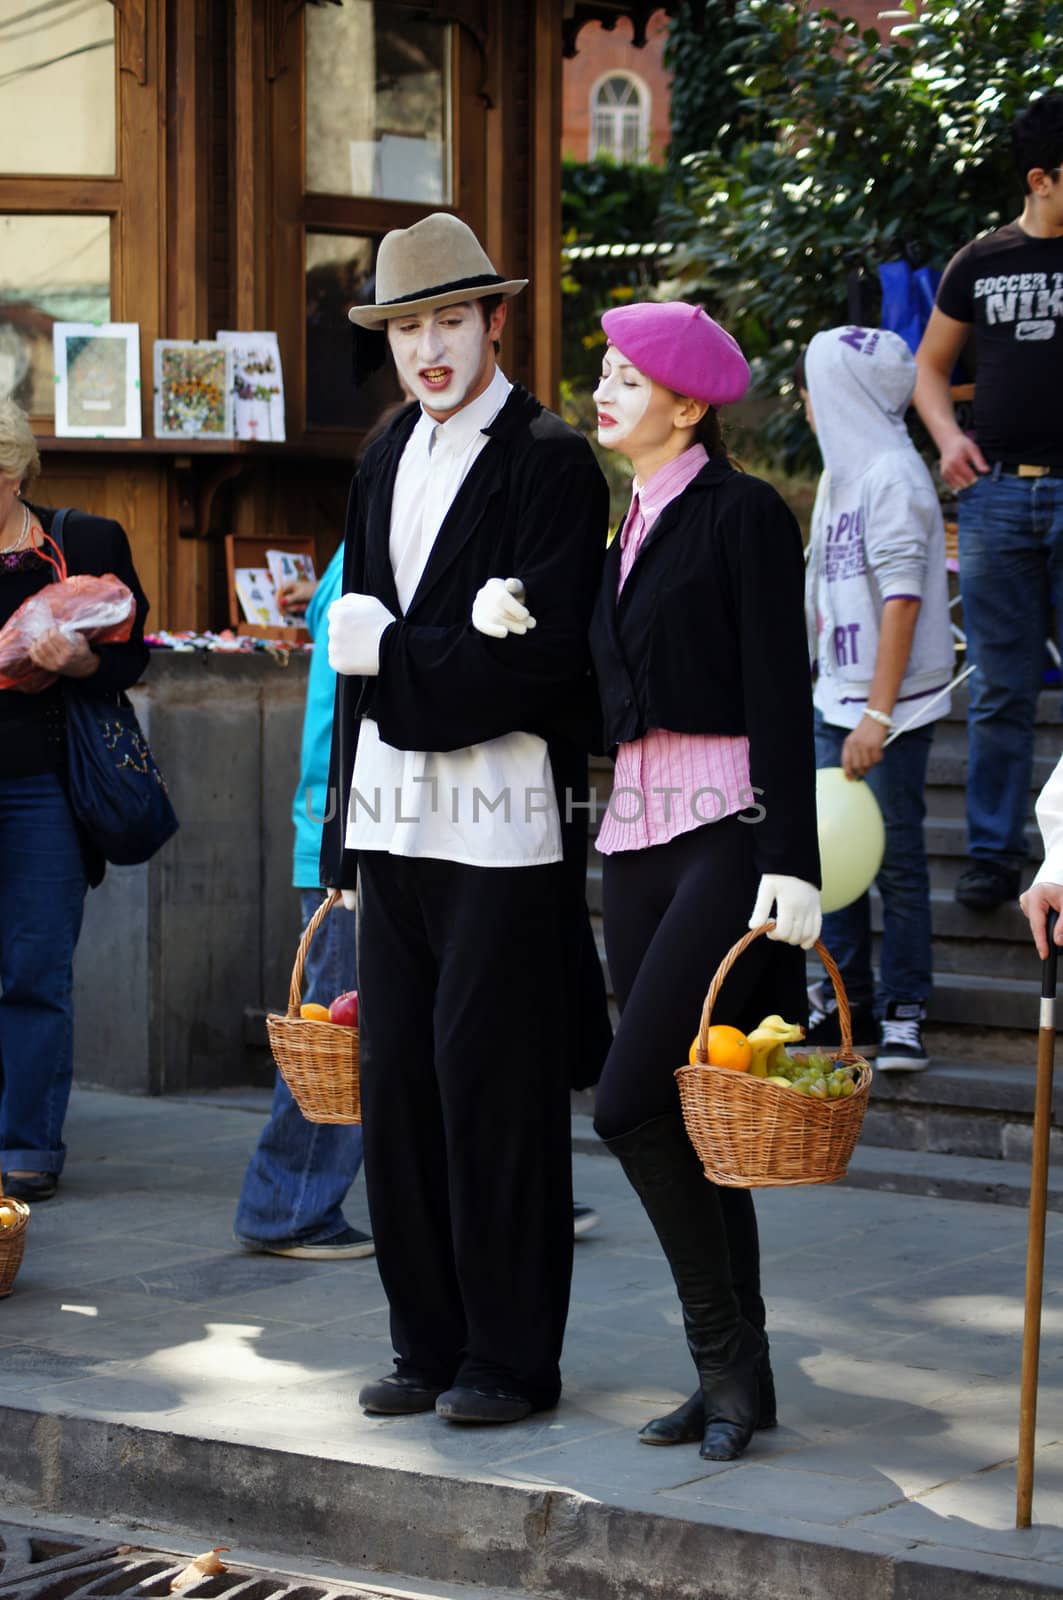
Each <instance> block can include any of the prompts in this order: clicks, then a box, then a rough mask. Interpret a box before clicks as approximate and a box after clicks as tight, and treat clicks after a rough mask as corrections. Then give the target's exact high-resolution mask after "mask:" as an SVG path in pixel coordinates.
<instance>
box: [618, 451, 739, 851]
mask: <svg viewBox="0 0 1063 1600" xmlns="http://www.w3.org/2000/svg"><path fill="white" fill-rule="evenodd" d="M708 459H709V458H708V455H707V454H706V452H705V448H704V446H703V445H700V444H695V445H692V446H691V448H690V449H689V450H684V451H683V453H682V455H680V456H677V457H676V458H675V460H674V461H668V462H666V463H665V465H664V466H663V467H659V468H658V469H657V471H656V472H655V473H654V474H653V476H652V477H651V478H649V479H648V480H647V481H646V482H645V483H643V484H639V483H638V481H637V480H636V483H635V490H634V493H633V494H632V497H631V509H630V511H629V512H628V514H627V520H626V521H625V523H624V526H623V529H622V531H621V534H620V547H621V553H620V585H619V587H620V589H623V587H624V584H625V583H626V582H627V579H628V575H629V573H630V572H631V569H632V567H633V566H634V564H635V560H636V558H637V556H638V553H639V550H640V548H641V546H642V543H643V540H644V539H645V538H646V535H647V534H648V533H649V531H650V529H651V528H652V527H653V525H654V523H655V522H656V521H657V518H658V517H659V516H660V514H661V512H662V511H663V510H664V508H665V506H666V505H668V503H669V501H671V500H674V499H675V498H676V496H677V495H679V494H682V492H683V490H684V489H685V488H686V487H687V485H688V484H689V483H690V482H691V481H692V480H693V479H694V478H696V477H697V475H698V473H699V472H700V471H701V469H702V467H703V466H704V465H705V463H706V462H707V461H708ZM618 592H619V591H618ZM752 804H753V794H752V791H751V789H750V786H749V740H748V739H747V738H745V736H744V735H738V736H732V735H730V734H716V733H698V734H692V733H668V732H667V731H666V730H665V729H663V728H650V729H648V730H647V732H646V733H645V734H644V735H643V737H642V738H641V739H634V740H632V741H631V743H630V744H622V745H621V746H620V747H619V749H618V750H617V753H616V770H615V772H614V774H613V793H612V798H611V799H610V801H609V808H608V810H607V811H606V813H605V816H604V817H603V818H602V823H601V827H600V828H599V830H598V849H599V850H600V851H601V853H602V854H603V855H613V854H614V853H616V852H617V851H620V850H645V849H647V848H648V847H649V846H650V845H654V844H666V843H667V842H668V840H669V839H675V838H677V837H678V836H679V834H681V833H689V832H690V831H691V830H692V829H694V828H700V827H701V826H702V824H703V823H705V822H718V821H719V820H720V818H721V817H730V816H733V815H734V814H735V812H737V811H744V810H745V809H746V807H747V806H750V805H752Z"/></svg>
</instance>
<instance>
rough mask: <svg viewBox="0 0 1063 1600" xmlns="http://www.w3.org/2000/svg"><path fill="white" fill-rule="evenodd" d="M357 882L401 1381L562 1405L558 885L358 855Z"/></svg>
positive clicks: (379, 1222) (564, 1094)
mask: <svg viewBox="0 0 1063 1600" xmlns="http://www.w3.org/2000/svg"><path fill="white" fill-rule="evenodd" d="M358 871H359V884H360V890H361V922H360V925H359V941H358V959H359V983H360V1001H361V1011H360V1046H361V1050H360V1064H361V1084H362V1106H363V1118H364V1122H363V1127H364V1139H365V1174H366V1186H367V1190H368V1195H369V1210H370V1217H371V1220H372V1227H373V1237H374V1240H375V1241H376V1254H377V1264H378V1266H379V1269H380V1276H381V1279H382V1281H383V1284H384V1289H385V1291H386V1293H387V1297H388V1303H389V1305H390V1308H391V1335H392V1343H393V1345H394V1348H395V1355H396V1366H397V1368H398V1370H399V1372H400V1373H402V1374H403V1375H406V1376H410V1377H417V1378H421V1379H423V1380H424V1381H425V1382H429V1383H439V1384H442V1385H444V1386H446V1385H449V1384H450V1383H453V1382H459V1383H462V1384H471V1385H475V1384H488V1385H491V1386H495V1387H502V1388H505V1389H507V1390H509V1391H511V1392H515V1393H519V1394H523V1395H525V1396H526V1397H527V1398H528V1399H530V1400H531V1401H532V1402H533V1403H534V1404H536V1405H539V1406H548V1405H551V1404H553V1403H554V1402H555V1401H556V1399H557V1397H558V1395H559V1393H560V1389H561V1378H560V1356H561V1344H562V1340H563V1337H564V1330H565V1319H566V1316H567V1313H568V1297H569V1287H570V1280H571V1275H572V1155H571V1122H570V1115H569V1087H568V1077H567V1070H566V1053H565V1051H564V1050H562V1049H561V1048H560V1042H561V1038H562V1034H563V1030H564V1029H565V1028H566V1027H567V1026H568V1017H567V1015H566V1001H565V993H566V985H565V984H564V982H563V978H564V973H563V970H562V968H563V961H562V951H563V948H564V945H565V938H564V933H565V923H564V917H565V915H566V905H567V902H566V897H565V885H564V879H563V876H562V871H563V869H562V867H561V866H560V865H552V866H543V867H523V868H497V869H492V868H481V867H467V866H460V865H456V864H454V863H452V862H447V861H433V860H410V859H405V858H402V857H397V856H389V855H386V854H384V853H382V852H379V851H363V852H362V853H361V854H360V856H359V863H358ZM569 942H571V941H569Z"/></svg>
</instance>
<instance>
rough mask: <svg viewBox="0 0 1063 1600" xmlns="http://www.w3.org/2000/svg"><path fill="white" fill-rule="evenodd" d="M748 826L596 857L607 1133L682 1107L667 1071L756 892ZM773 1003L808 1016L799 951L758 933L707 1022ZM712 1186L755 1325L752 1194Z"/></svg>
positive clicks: (680, 1054)
mask: <svg viewBox="0 0 1063 1600" xmlns="http://www.w3.org/2000/svg"><path fill="white" fill-rule="evenodd" d="M755 832H756V824H755V823H749V822H740V821H739V820H738V818H737V817H725V818H724V819H723V820H721V821H720V822H711V823H706V824H705V826H704V827H701V828H696V829H694V830H693V831H692V832H690V833H684V834H680V835H679V836H678V838H675V839H672V840H670V841H669V842H668V843H667V844H661V845H653V846H651V847H650V848H649V849H648V850H629V851H620V852H618V853H617V854H615V855H610V856H605V857H604V858H603V867H602V910H603V920H604V925H605V947H606V954H607V956H608V959H609V972H610V976H611V978H612V981H613V992H614V994H615V996H616V1000H617V1004H618V1006H619V1008H620V1026H619V1027H618V1029H617V1031H616V1037H615V1038H614V1040H613V1045H612V1048H611V1050H610V1052H609V1055H608V1056H607V1057H606V1062H605V1067H604V1069H603V1071H602V1076H601V1081H600V1083H599V1085H598V1096H597V1102H596V1108H595V1119H594V1123H595V1128H596V1129H597V1131H598V1133H599V1134H600V1135H601V1137H602V1138H603V1139H613V1138H617V1137H619V1136H620V1135H621V1134H625V1133H630V1132H632V1131H633V1130H634V1129H635V1128H638V1127H641V1125H642V1124H643V1123H644V1122H649V1121H651V1120H652V1119H653V1118H655V1117H662V1116H669V1115H672V1116H676V1115H678V1114H679V1111H680V1105H679V1090H678V1086H677V1084H676V1081H675V1069H676V1068H677V1067H680V1066H683V1065H684V1064H685V1063H686V1060H687V1056H688V1053H689V1050H690V1043H691V1040H692V1039H693V1038H694V1035H695V1034H696V1033H697V1031H698V1026H699V1024H700V1022H701V1008H702V1005H703V1003H704V1000H705V994H706V991H707V990H708V987H709V984H710V983H711V982H712V978H713V974H714V973H715V971H716V968H717V967H718V965H719V963H720V960H721V958H722V957H723V956H724V955H726V953H727V951H728V950H729V949H730V948H731V946H732V945H733V944H734V943H735V941H736V940H738V939H740V938H741V936H742V934H743V933H744V932H745V931H746V924H747V922H748V921H749V914H750V912H751V911H752V909H753V903H754V900H755V899H756V891H757V885H758V883H759V871H758V869H757V867H756V864H755V861H754V844H755V838H754V835H755ZM773 1011H778V1012H779V1013H780V1014H781V1015H782V1016H783V1017H785V1019H786V1021H787V1022H800V1023H802V1024H803V1023H804V1022H805V1021H807V1018H808V997H807V994H806V992H805V953H804V951H803V950H800V949H797V948H795V947H792V946H790V945H782V944H773V943H772V942H771V941H769V940H768V939H767V938H761V939H758V940H756V941H755V943H754V944H752V945H751V946H750V947H749V949H748V950H747V951H746V952H745V953H744V954H743V955H742V956H740V957H739V958H738V961H737V962H736V963H735V965H734V966H733V967H732V969H731V972H730V974H729V975H728V977H727V979H726V981H725V982H724V985H723V988H722V989H721V991H720V996H719V999H718V1001H717V1003H716V1006H715V1007H714V1009H713V1014H712V1020H713V1021H714V1022H730V1023H733V1024H734V1025H735V1026H736V1027H740V1028H742V1029H744V1030H748V1029H751V1028H754V1027H756V1025H757V1023H758V1022H759V1021H760V1020H761V1018H762V1017H763V1016H766V1015H768V1014H769V1013H771V1012H773ZM715 1192H716V1194H717V1195H718V1196H719V1202H720V1206H721V1209H722V1212H723V1220H724V1224H725V1227H726V1232H727V1240H728V1246H729V1250H730V1255H731V1273H732V1277H733V1280H734V1285H735V1290H736V1292H737V1293H738V1298H739V1302H740V1304H741V1306H742V1311H743V1314H744V1315H745V1316H746V1317H747V1318H748V1320H749V1321H751V1322H753V1323H754V1325H755V1326H757V1327H759V1328H760V1329H763V1327H764V1307H763V1301H762V1300H761V1299H760V1248H759V1242H758V1236H757V1219H756V1212H755V1210H754V1207H753V1197H752V1195H751V1194H750V1192H749V1190H748V1189H729V1188H718V1189H716V1191H715Z"/></svg>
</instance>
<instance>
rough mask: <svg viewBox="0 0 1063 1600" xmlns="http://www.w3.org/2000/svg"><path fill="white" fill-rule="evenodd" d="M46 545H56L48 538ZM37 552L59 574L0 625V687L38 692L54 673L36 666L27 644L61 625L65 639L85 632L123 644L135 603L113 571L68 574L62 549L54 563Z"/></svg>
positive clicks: (102, 640)
mask: <svg viewBox="0 0 1063 1600" xmlns="http://www.w3.org/2000/svg"><path fill="white" fill-rule="evenodd" d="M45 538H46V539H47V538H48V536H47V534H45ZM48 543H49V544H52V545H53V549H54V548H55V546H54V544H53V541H52V540H50V539H49V540H48ZM41 554H42V555H43V556H44V559H45V561H47V562H50V564H51V565H52V566H53V567H55V569H56V571H57V572H58V573H59V582H58V583H49V584H47V585H46V586H45V587H44V588H43V589H40V590H38V592H37V593H36V594H31V595H30V597H29V599H28V600H24V601H23V602H22V604H21V605H20V606H19V608H18V610H17V611H16V612H15V613H14V614H13V615H12V616H10V617H9V618H8V619H7V621H6V622H5V624H4V626H3V627H2V628H0V689H21V690H22V691H23V693H25V694H39V693H40V691H41V690H42V689H47V688H48V687H49V686H50V685H51V684H53V683H55V681H56V679H57V678H58V676H59V675H58V673H55V672H47V671H45V670H44V668H42V667H38V666H35V665H34V663H33V662H32V661H31V660H30V656H29V652H30V647H31V646H32V645H33V644H35V643H36V641H37V640H38V639H39V638H40V637H41V635H42V634H44V633H47V632H48V631H49V629H51V628H61V629H62V631H63V632H64V633H65V634H66V635H67V636H68V638H73V636H74V634H75V633H80V634H83V635H84V637H85V638H86V639H87V640H88V641H89V642H90V643H92V644H124V643H125V641H126V640H127V639H128V638H129V636H130V634H131V633H132V632H133V622H134V618H135V613H136V601H135V600H134V598H133V593H132V591H131V590H130V589H129V588H128V587H127V585H126V584H124V583H123V582H122V580H121V578H116V577H115V575H114V573H113V572H108V573H105V574H104V575H103V577H100V578H97V577H93V576H92V575H91V574H89V573H78V574H77V575H76V576H75V577H73V578H68V577H67V575H66V561H65V560H64V558H63V556H62V554H61V553H60V552H58V551H57V554H58V556H59V559H58V560H57V561H53V560H52V557H51V556H50V555H48V554H46V552H44V551H43V550H42V551H41Z"/></svg>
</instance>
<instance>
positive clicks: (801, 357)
mask: <svg viewBox="0 0 1063 1600" xmlns="http://www.w3.org/2000/svg"><path fill="white" fill-rule="evenodd" d="M806 354H807V346H805V348H803V349H801V350H799V351H798V352H797V357H796V359H795V361H794V364H793V369H792V371H791V373H790V376H791V378H792V379H793V380H794V388H795V389H807V388H808V377H807V374H806V373H805V356H806Z"/></svg>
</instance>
